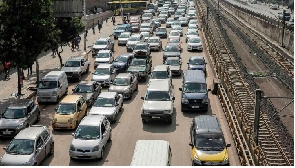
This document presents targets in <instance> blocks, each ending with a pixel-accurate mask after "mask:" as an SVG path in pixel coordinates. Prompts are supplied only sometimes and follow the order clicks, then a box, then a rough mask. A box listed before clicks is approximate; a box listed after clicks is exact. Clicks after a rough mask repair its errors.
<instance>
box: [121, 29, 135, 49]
mask: <svg viewBox="0 0 295 168" xmlns="http://www.w3.org/2000/svg"><path fill="white" fill-rule="evenodd" d="M132 28H133V27H132ZM130 37H131V32H124V33H121V35H120V36H119V37H118V45H119V46H120V45H126V44H127V41H128V39H129V38H130Z"/></svg>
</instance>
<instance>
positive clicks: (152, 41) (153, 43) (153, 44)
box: [148, 37, 162, 51]
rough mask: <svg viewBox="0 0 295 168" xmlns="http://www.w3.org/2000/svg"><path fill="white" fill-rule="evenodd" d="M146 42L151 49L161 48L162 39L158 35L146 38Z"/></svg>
mask: <svg viewBox="0 0 295 168" xmlns="http://www.w3.org/2000/svg"><path fill="white" fill-rule="evenodd" d="M148 44H149V45H150V49H151V50H157V51H160V50H162V41H161V39H160V37H150V38H149V39H148Z"/></svg>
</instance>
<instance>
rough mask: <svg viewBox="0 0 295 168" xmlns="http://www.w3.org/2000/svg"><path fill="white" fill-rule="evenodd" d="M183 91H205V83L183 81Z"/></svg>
mask: <svg viewBox="0 0 295 168" xmlns="http://www.w3.org/2000/svg"><path fill="white" fill-rule="evenodd" d="M183 92H184V93H206V84H205V83H185V84H184V87H183Z"/></svg>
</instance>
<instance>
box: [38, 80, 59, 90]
mask: <svg viewBox="0 0 295 168" xmlns="http://www.w3.org/2000/svg"><path fill="white" fill-rule="evenodd" d="M38 88H39V89H53V88H57V81H41V82H40V83H39V87H38Z"/></svg>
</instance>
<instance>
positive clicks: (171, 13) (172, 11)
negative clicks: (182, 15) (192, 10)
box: [168, 7, 175, 15]
mask: <svg viewBox="0 0 295 168" xmlns="http://www.w3.org/2000/svg"><path fill="white" fill-rule="evenodd" d="M168 12H169V13H170V15H174V13H175V9H174V8H173V7H170V8H169V9H168Z"/></svg>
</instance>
